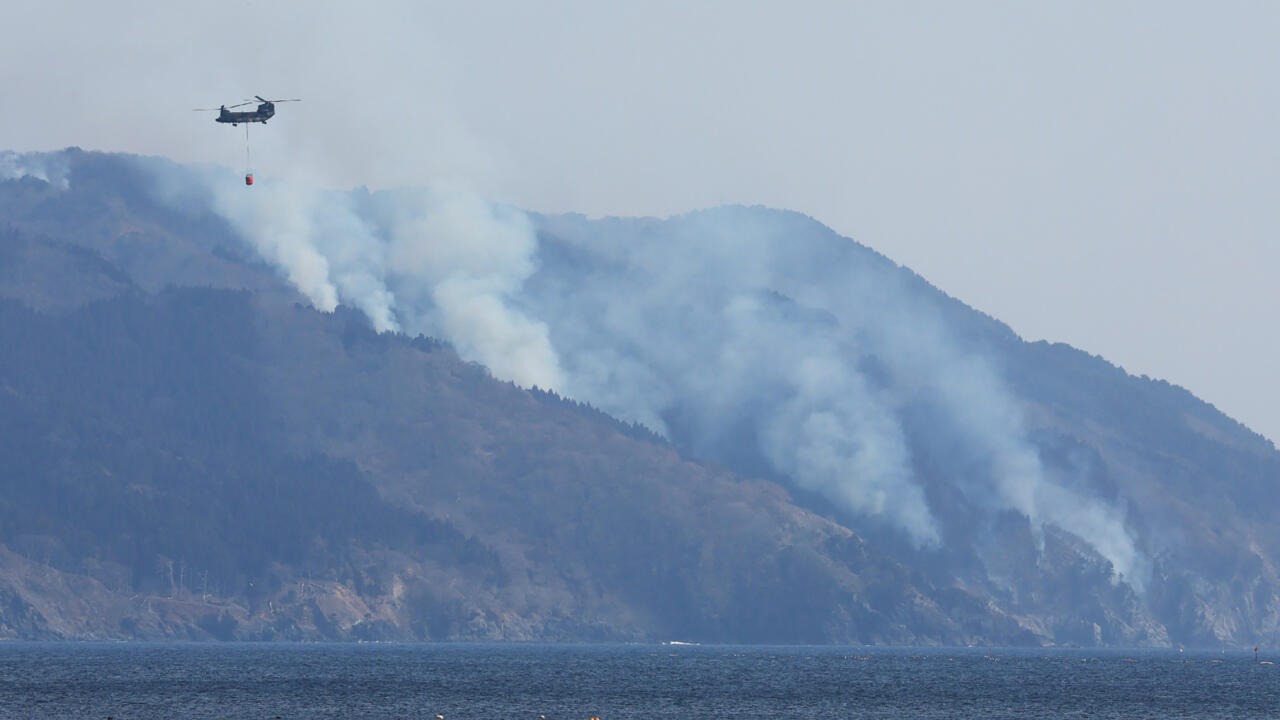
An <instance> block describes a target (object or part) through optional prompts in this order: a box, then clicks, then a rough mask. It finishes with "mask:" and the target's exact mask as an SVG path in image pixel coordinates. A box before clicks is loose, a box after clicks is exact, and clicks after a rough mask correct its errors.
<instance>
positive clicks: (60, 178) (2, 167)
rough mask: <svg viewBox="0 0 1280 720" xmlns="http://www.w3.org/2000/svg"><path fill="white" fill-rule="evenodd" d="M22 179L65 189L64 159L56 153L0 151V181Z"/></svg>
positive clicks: (65, 170)
mask: <svg viewBox="0 0 1280 720" xmlns="http://www.w3.org/2000/svg"><path fill="white" fill-rule="evenodd" d="M24 177H33V178H35V179H37V180H43V181H44V182H47V183H49V184H51V185H56V186H58V187H60V188H63V189H66V187H67V162H66V158H65V157H64V156H63V155H61V154H57V153H16V152H13V151H10V150H4V151H0V180H20V179H22V178H24Z"/></svg>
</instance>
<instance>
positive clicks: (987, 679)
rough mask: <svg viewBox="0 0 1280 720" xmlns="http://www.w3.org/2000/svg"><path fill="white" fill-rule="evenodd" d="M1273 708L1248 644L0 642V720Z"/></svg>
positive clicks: (1277, 690) (1080, 714)
mask: <svg viewBox="0 0 1280 720" xmlns="http://www.w3.org/2000/svg"><path fill="white" fill-rule="evenodd" d="M436 714H440V715H444V716H445V718H446V719H447V720H467V719H469V718H487V719H503V718H509V719H511V720H537V718H539V717H540V716H545V717H546V718H547V719H548V720H559V719H562V718H564V719H570V718H572V719H579V720H586V719H587V718H592V717H598V718H601V720H621V719H623V718H686V717H687V718H699V719H700V720H707V719H711V718H773V719H776V718H807V719H808V718H821V719H823V720H838V719H840V718H912V719H913V720H917V719H920V718H983V719H984V720H992V719H994V718H1276V717H1280V665H1273V664H1270V663H1268V662H1266V658H1265V657H1263V658H1262V662H1258V661H1255V659H1254V655H1253V653H1252V652H1251V651H1250V652H1247V653H1242V652H1239V651H1228V652H1218V653H1191V652H1185V653H1181V652H1177V651H1152V650H1128V651H1126V650H1105V651H1098V650H1025V649H1017V650H1000V649H972V650H938V649H927V650H926V649H880V648H876V649H868V648H850V647H724V646H693V645H550V646H548V645H387V644H370V645H355V644H351V645H346V644H316V645H295V644H230V645H223V644H114V643H14V644H0V718H76V719H77V720H81V719H84V718H99V719H101V718H107V717H111V718H114V719H115V720H142V719H151V718H190V719H197V718H268V719H271V718H276V717H279V718H283V719H289V718H299V719H301V718H306V719H308V720H310V719H314V718H343V719H344V720H352V719H356V718H428V719H430V718H434V717H435V715H436Z"/></svg>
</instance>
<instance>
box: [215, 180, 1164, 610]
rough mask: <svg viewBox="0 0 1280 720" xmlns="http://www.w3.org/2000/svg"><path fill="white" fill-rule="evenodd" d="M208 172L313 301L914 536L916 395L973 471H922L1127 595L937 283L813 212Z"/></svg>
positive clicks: (928, 510)
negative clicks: (611, 206) (562, 208)
mask: <svg viewBox="0 0 1280 720" xmlns="http://www.w3.org/2000/svg"><path fill="white" fill-rule="evenodd" d="M206 180H207V182H209V183H210V184H209V187H208V192H209V194H210V195H211V196H212V197H213V198H215V201H214V206H215V209H216V210H217V212H219V213H220V214H222V215H223V216H224V217H226V219H227V220H228V221H229V222H230V223H231V224H232V225H233V226H234V227H235V228H236V229H237V230H238V232H239V233H240V234H241V235H243V236H244V238H245V239H246V240H247V241H248V242H249V243H250V244H251V245H252V246H253V247H254V248H255V249H256V250H257V252H258V253H259V254H260V255H261V256H262V257H263V258H265V259H266V260H268V261H270V262H272V263H274V264H275V265H276V266H278V267H279V268H280V271H281V272H282V274H283V275H284V276H285V277H287V278H288V279H289V280H290V282H292V283H293V284H294V285H295V286H297V288H298V289H299V290H300V291H301V292H303V293H304V294H305V295H306V296H307V297H309V298H310V299H311V301H312V302H313V303H314V304H315V305H316V307H318V308H320V309H322V310H326V311H328V310H332V309H333V308H334V307H336V306H337V305H338V304H339V303H345V304H349V305H352V306H355V307H358V308H360V309H361V310H362V311H363V312H364V313H365V314H366V315H367V316H368V317H369V320H370V322H371V323H372V324H373V326H374V327H375V328H377V329H378V330H380V331H405V332H409V333H414V334H416V333H424V334H428V335H432V336H435V337H440V338H443V339H446V340H448V341H449V342H451V343H452V344H453V345H454V346H455V347H456V348H457V349H458V351H459V353H460V354H461V355H462V356H463V357H464V358H467V359H470V360H474V361H477V362H480V363H482V364H484V365H485V366H487V367H488V368H489V369H490V371H491V372H492V373H493V374H494V375H495V376H496V377H499V378H502V379H506V380H511V381H513V382H516V383H518V384H520V385H523V386H534V385H536V386H539V387H543V388H546V389H553V390H557V391H559V392H561V393H563V394H565V395H567V396H569V397H572V398H575V399H578V400H582V401H585V402H589V403H591V404H593V405H595V406H597V407H599V408H601V409H603V410H605V411H606V412H609V413H611V414H613V415H615V416H617V417H619V418H622V419H624V420H629V421H636V422H640V423H643V424H645V425H646V426H648V427H650V428H652V429H654V430H655V431H657V432H659V433H662V434H664V435H666V436H668V437H669V438H671V439H673V440H674V441H676V442H677V443H679V444H681V445H682V446H685V447H687V448H689V449H690V450H691V451H693V452H695V453H697V454H700V455H702V456H704V457H708V458H711V459H716V460H719V461H723V462H735V461H741V463H746V464H747V465H749V466H752V467H755V468H758V469H759V470H761V471H762V472H770V473H775V474H779V475H784V476H787V477H789V478H791V479H792V480H793V481H794V482H796V483H797V484H798V485H799V486H801V487H803V488H807V489H809V490H811V491H814V492H817V493H820V494H822V495H823V496H825V497H827V498H828V499H829V500H830V501H832V502H834V503H836V504H837V505H839V506H840V507H843V508H845V509H846V510H848V511H850V512H854V513H857V514H860V515H865V516H871V517H877V518H881V519H882V520H884V521H885V522H887V523H889V524H891V525H892V526H894V527H896V528H899V529H900V530H901V531H902V532H903V533H904V534H905V535H906V536H907V537H908V538H909V539H910V540H911V541H912V542H913V543H914V544H915V545H917V546H919V547H926V548H927V547H932V546H936V545H938V544H940V543H942V542H944V539H945V536H946V529H945V528H944V527H943V526H942V523H941V521H940V519H939V517H940V516H939V514H938V512H937V508H933V507H931V506H930V500H929V491H928V488H927V487H926V483H925V482H924V481H923V480H922V478H921V477H920V473H919V472H918V467H919V458H918V457H917V456H918V453H919V452H920V451H921V448H920V447H919V443H920V442H922V439H921V435H922V433H920V432H919V431H918V429H917V430H916V431H914V434H913V432H912V431H909V429H908V426H909V421H908V417H909V416H910V414H911V413H912V412H914V411H916V410H918V409H919V408H921V407H924V408H928V409H929V413H931V414H930V415H929V417H930V418H932V419H931V420H930V421H929V422H931V423H933V424H932V425H931V426H930V427H929V428H928V432H927V433H924V435H926V436H927V435H929V434H937V435H939V436H941V437H944V438H946V439H948V442H950V443H951V444H952V445H954V446H956V447H959V448H963V450H962V451H961V452H962V453H963V454H964V455H965V456H966V458H967V466H968V467H978V468H981V471H980V472H967V473H958V474H957V475H956V476H955V477H944V478H942V479H941V480H940V481H941V482H945V483H950V484H951V485H952V486H953V487H955V488H956V489H957V490H958V491H959V492H961V493H962V494H963V495H964V496H965V497H966V498H968V499H969V502H970V503H972V504H973V505H974V506H975V507H978V508H980V509H981V510H983V511H984V512H991V513H994V512H1001V511H1009V510H1012V511H1016V512H1017V513H1020V514H1021V515H1023V516H1025V517H1026V518H1027V519H1028V521H1029V522H1030V523H1031V525H1032V527H1033V528H1035V529H1036V530H1037V531H1039V529H1040V528H1043V527H1044V526H1045V525H1055V526H1057V527H1060V528H1062V529H1064V530H1066V531H1068V532H1070V533H1073V534H1074V535H1076V536H1078V537H1080V538H1082V539H1084V540H1085V541H1087V542H1089V543H1091V544H1092V546H1093V547H1094V548H1095V550H1096V551H1097V552H1098V553H1099V554H1100V555H1101V556H1102V557H1104V558H1106V559H1107V560H1108V561H1110V562H1111V564H1112V566H1113V568H1114V570H1115V572H1116V573H1117V575H1118V576H1119V577H1121V578H1123V579H1125V580H1126V581H1128V582H1129V583H1130V584H1131V585H1132V586H1134V587H1135V588H1138V589H1141V586H1142V584H1143V580H1144V578H1145V574H1146V572H1147V570H1146V567H1147V566H1146V561H1145V559H1144V558H1143V556H1142V554H1141V553H1140V552H1139V550H1138V549H1137V547H1136V545H1135V542H1134V540H1133V536H1132V535H1131V534H1130V532H1129V531H1128V530H1127V528H1126V526H1125V518H1124V514H1123V512H1122V511H1121V510H1120V509H1118V508H1116V507H1112V506H1111V505H1109V504H1107V503H1105V502H1103V501H1101V500H1097V499H1094V498H1090V497H1087V496H1084V495H1082V494H1080V493H1077V492H1075V491H1073V490H1071V489H1070V488H1069V487H1068V485H1067V484H1064V483H1062V482H1059V481H1057V480H1055V479H1054V477H1053V476H1052V473H1050V472H1047V471H1046V470H1045V468H1044V467H1043V466H1042V463H1041V460H1040V457H1039V455H1038V453H1037V451H1036V449H1035V446H1034V445H1033V444H1032V443H1031V442H1029V440H1028V438H1027V435H1026V431H1025V429H1024V423H1023V420H1022V417H1021V414H1020V411H1019V405H1018V403H1017V401H1016V399H1015V398H1014V397H1013V396H1012V395H1011V394H1010V392H1009V391H1008V390H1007V389H1006V388H1005V386H1004V384H1003V383H1002V382H1001V380H1000V378H999V375H998V373H997V372H996V371H995V369H994V368H993V367H992V366H991V364H990V363H989V362H988V361H987V360H986V359H985V358H984V357H983V356H982V355H981V354H980V353H979V352H978V351H977V350H974V349H970V348H969V347H968V346H966V345H964V344H963V343H962V342H961V341H960V340H959V338H958V337H956V336H954V335H953V334H952V332H951V331H950V330H949V328H948V327H947V326H946V324H945V323H944V322H943V320H942V316H941V314H940V310H939V307H938V304H937V303H938V300H937V294H936V293H935V292H933V291H931V290H927V286H925V285H924V283H923V282H922V281H920V280H919V279H918V278H915V277H914V276H912V275H911V274H910V273H908V272H906V271H904V270H902V269H901V268H898V267H897V266H895V265H893V264H892V263H890V262H889V261H887V260H885V259H884V258H882V257H880V256H878V255H876V254H875V253H873V252H871V251H869V250H866V249H865V248H862V247H861V246H858V245H856V244H855V243H853V242H851V241H849V240H847V239H844V238H839V237H837V236H835V235H834V233H831V231H829V230H827V229H826V228H823V227H822V226H820V225H818V224H817V223H816V222H813V221H812V220H809V219H807V218H803V217H801V216H798V215H794V214H790V213H780V212H774V211H766V210H761V209H746V208H725V209H721V210H716V211H707V212H702V213H695V214H692V215H689V216H685V217H682V218H675V219H672V220H667V221H659V220H646V219H635V220H598V221H588V220H586V219H585V218H582V217H578V216H559V217H551V218H539V219H537V220H536V221H535V220H532V219H530V218H529V217H528V216H526V215H525V214H524V213H521V212H519V211H517V210H514V209H512V208H507V207H502V206H497V205H494V204H491V203H488V202H485V201H484V200H482V199H480V198H478V197H476V196H475V195H473V194H469V193H465V192H456V191H448V190H442V189H418V190H398V191H393V192H378V193H368V192H365V191H357V192H351V193H339V192H327V191H320V190H315V189H309V188H305V187H302V186H299V185H294V184H290V183H275V184H273V183H264V184H261V185H259V186H256V187H254V188H252V189H246V188H244V187H243V186H240V185H239V184H238V183H237V182H235V181H232V180H230V179H229V178H228V177H227V176H226V175H225V174H224V175H221V176H219V177H216V178H213V177H209V178H207V179H206ZM923 441H924V442H928V441H929V439H928V438H927V437H926V438H925V439H924V440H923ZM741 463H740V464H741Z"/></svg>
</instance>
